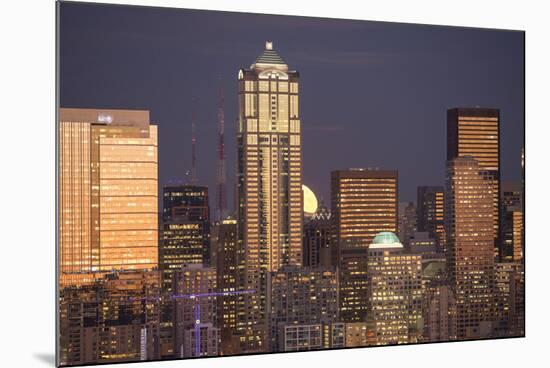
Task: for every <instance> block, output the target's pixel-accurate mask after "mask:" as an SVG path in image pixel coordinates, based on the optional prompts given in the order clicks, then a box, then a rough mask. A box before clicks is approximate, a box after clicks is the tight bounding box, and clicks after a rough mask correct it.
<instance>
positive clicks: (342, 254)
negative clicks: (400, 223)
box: [331, 169, 397, 322]
mask: <svg viewBox="0 0 550 368" xmlns="http://www.w3.org/2000/svg"><path fill="white" fill-rule="evenodd" d="M331 201H332V211H331V212H332V217H333V218H332V225H333V231H332V237H333V242H332V244H331V259H332V264H333V265H334V266H336V267H337V268H338V273H339V274H338V283H339V301H338V304H339V305H338V308H339V318H340V320H341V321H342V322H365V321H366V316H367V302H368V294H367V274H366V270H367V249H368V246H369V244H370V243H371V242H372V239H373V238H374V237H375V236H376V234H378V233H379V232H381V231H390V232H396V231H397V171H393V170H377V169H350V170H339V171H333V172H332V174H331Z"/></svg>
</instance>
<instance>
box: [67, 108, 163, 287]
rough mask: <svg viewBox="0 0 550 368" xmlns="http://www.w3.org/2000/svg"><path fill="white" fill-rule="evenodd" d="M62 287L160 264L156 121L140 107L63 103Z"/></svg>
mask: <svg viewBox="0 0 550 368" xmlns="http://www.w3.org/2000/svg"><path fill="white" fill-rule="evenodd" d="M59 143H60V144H59V145H60V147H59V152H60V156H59V172H60V179H59V186H60V195H59V198H60V201H59V207H60V210H59V214H60V221H59V225H60V226H59V232H60V236H59V243H60V244H59V245H60V247H59V249H60V276H61V283H62V285H65V284H79V283H82V282H88V281H90V279H91V278H92V273H95V272H109V271H111V270H129V269H152V268H153V267H156V266H157V264H158V259H157V253H158V222H157V221H158V220H157V208H158V194H157V176H158V174H157V166H158V158H157V127H156V126H155V125H151V124H150V121H149V112H148V111H140V110H101V109H69V108H62V109H60V139H59Z"/></svg>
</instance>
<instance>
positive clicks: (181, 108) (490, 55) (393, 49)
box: [60, 4, 523, 211]
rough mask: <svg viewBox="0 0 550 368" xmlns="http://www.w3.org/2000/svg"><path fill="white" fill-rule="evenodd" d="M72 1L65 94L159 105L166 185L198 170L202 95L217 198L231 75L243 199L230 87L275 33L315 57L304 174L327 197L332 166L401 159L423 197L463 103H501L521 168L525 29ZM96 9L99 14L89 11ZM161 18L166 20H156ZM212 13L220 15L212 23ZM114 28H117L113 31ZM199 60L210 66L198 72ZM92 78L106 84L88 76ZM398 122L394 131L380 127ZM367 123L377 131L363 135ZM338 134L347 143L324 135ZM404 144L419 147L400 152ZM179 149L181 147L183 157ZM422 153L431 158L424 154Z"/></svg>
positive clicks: (412, 194) (398, 164)
mask: <svg viewBox="0 0 550 368" xmlns="http://www.w3.org/2000/svg"><path fill="white" fill-rule="evenodd" d="M64 12H66V13H65V14H66V15H67V16H65V17H61V31H62V32H61V49H60V51H61V56H62V59H63V60H64V63H63V65H64V67H63V68H62V69H61V75H60V82H61V85H60V86H61V96H60V97H61V105H62V106H66V107H80V106H86V107H95V108H127V109H147V110H150V111H151V115H152V116H151V119H152V121H155V123H156V124H158V126H159V141H160V142H161V144H160V146H159V157H160V160H161V161H162V162H163V164H162V165H161V166H160V168H159V185H161V186H162V185H166V184H169V182H172V183H174V182H177V181H182V180H185V177H184V175H185V173H186V172H188V171H190V170H191V118H192V99H193V98H196V100H197V101H196V103H197V115H198V117H197V120H198V124H197V138H198V142H197V165H198V170H197V176H198V184H200V185H206V186H208V187H209V189H210V190H211V192H212V195H211V196H210V198H211V203H210V204H211V205H213V198H214V193H215V188H216V183H217V154H218V153H217V148H216V147H217V146H216V143H217V139H218V136H217V126H218V108H219V96H220V82H219V79H220V77H221V78H222V82H223V89H224V91H225V103H224V108H225V148H226V153H225V156H226V160H227V164H226V167H227V173H228V174H227V193H228V198H227V199H228V200H227V206H228V209H229V210H231V211H232V210H233V209H234V203H235V201H234V200H235V197H234V185H235V177H234V175H231V173H232V171H233V170H232V169H233V168H234V167H235V165H236V161H235V157H236V140H235V139H234V137H235V132H236V121H237V116H238V113H237V109H236V108H237V99H236V95H235V94H232V93H230V92H231V91H234V90H235V88H236V72H235V71H236V70H238V68H240V67H242V66H243V65H242V57H241V55H255V54H259V53H260V52H261V50H262V46H263V43H264V42H265V40H272V41H273V44H274V48H275V49H276V50H277V51H279V52H280V53H282V54H284V55H285V58H286V59H288V60H292V67H293V68H295V69H298V70H302V71H303V72H302V74H301V80H302V89H303V90H304V92H306V94H305V95H304V96H305V97H304V98H303V99H302V100H301V103H300V104H301V106H300V107H301V115H302V117H303V130H304V133H307V135H306V138H304V141H303V179H304V184H305V185H307V186H309V187H310V188H311V189H312V190H313V191H314V193H315V194H316V195H317V197H318V198H319V199H321V198H322V199H323V200H324V202H325V203H328V201H329V200H330V180H329V179H327V178H328V177H329V176H330V170H329V169H327V167H330V168H333V169H346V168H349V167H379V168H381V169H390V170H398V171H399V174H400V184H399V196H400V198H399V201H400V202H401V201H415V200H416V187H417V186H418V185H443V182H444V171H445V160H444V152H445V149H446V147H445V144H444V137H445V134H446V132H445V130H446V114H447V109H450V108H453V107H464V106H473V107H475V106H482V107H493V108H499V109H500V112H501V124H502V134H501V146H502V147H501V155H502V162H503V165H502V168H501V172H502V178H501V179H502V181H503V182H504V181H519V180H520V178H521V171H520V170H519V169H517V167H518V166H519V162H520V155H521V152H520V150H521V146H522V144H523V130H522V128H523V93H522V91H523V79H522V78H520V76H521V75H522V74H523V73H522V70H523V58H522V56H521V55H522V54H523V52H522V51H523V34H522V33H521V32H514V31H496V30H480V29H469V28H459V27H442V26H424V25H412V24H394V23H379V22H364V21H349V20H334V19H323V21H322V22H318V21H317V19H314V18H307V17H281V16H271V15H257V14H254V15H252V14H244V13H224V12H205V11H194V10H184V9H161V8H132V7H112V6H102V7H97V6H94V5H83V6H81V5H80V4H79V6H75V5H74V4H65V5H64V7H63V8H62V14H64ZM83 14H85V15H86V21H77V20H79V19H81V17H82V16H83ZM117 19H123V20H124V21H123V22H118V21H117V22H115V20H117ZM160 19H162V20H163V21H162V22H161V26H160V27H158V28H155V29H152V28H150V27H145V26H144V25H145V24H150V23H151V22H158V21H159V20H160ZM207 22H208V24H214V25H215V27H214V28H215V29H214V30H205V29H204V28H202V27H204V26H203V24H206V23H207ZM120 24H123V28H122V26H121V25H120ZM99 25H102V26H101V27H99ZM191 28H193V29H197V30H199V29H200V30H203V31H201V32H190V29H191ZM296 29H299V30H300V32H299V33H298V34H296V33H295V32H293V30H296ZM92 30H93V32H91V31H92ZM221 30H223V36H218V32H217V31H221ZM102 32H106V33H108V34H109V37H107V38H106V37H101V34H102ZM405 33H406V38H404V37H402V36H404V35H405ZM69 34H70V36H69ZM342 40H343V41H342ZM84 41H85V42H84ZM229 44H231V47H228V45H229ZM505 44H506V47H503V45H505ZM84 45H85V48H83V46H84ZM66 50H71V52H67V51H66ZM471 53H475V55H476V58H475V59H474V60H471V58H469V57H468V55H470V54H471ZM187 55H188V56H189V57H188V56H187ZM321 55H322V56H321ZM128 63H129V64H128ZM85 65H93V68H92V67H89V68H82V67H83V66H85ZM150 65H152V66H153V68H151V67H150ZM127 66H128V67H127ZM244 66H246V65H244ZM81 68H82V69H81ZM197 68H207V69H208V70H209V71H210V72H211V73H208V75H204V74H203V73H193V72H192V71H193V70H196V69H197ZM77 70H78V72H77ZM143 70H147V72H146V73H144V72H143ZM449 70H450V71H452V72H451V73H448V71H449ZM395 73H397V75H394V74H395ZM199 75H200V78H198V77H197V76H199ZM403 78H405V79H403ZM82 83H85V84H86V85H89V86H91V87H93V88H88V89H82V88H81V84H82ZM327 86H330V87H331V88H327ZM411 86H415V87H418V88H419V89H414V88H411ZM425 86H429V87H425ZM127 88H129V89H130V90H131V93H128V90H127ZM342 88H346V90H349V96H347V98H346V99H341V98H338V96H339V95H338V94H339V93H340V92H339V91H341V89H342ZM329 106H330V107H329ZM404 121H406V122H407V123H402V122H404ZM373 133H374V134H373ZM389 134H391V136H392V139H391V142H388V143H389V144H385V141H384V140H383V139H377V138H378V136H386V135H389ZM361 137H362V138H363V139H365V140H366V144H359V143H358V139H359V138H361ZM348 142H350V143H351V144H348ZM330 145H334V146H337V147H339V150H338V151H337V152H332V150H327V149H324V148H325V147H327V146H330ZM392 146H399V147H400V150H403V151H406V152H409V153H410V154H409V155H395V153H394V152H393V150H392ZM358 147H361V149H360V150H359V148H358ZM329 152H330V153H331V154H330V155H328V153H329ZM357 152H359V153H360V154H357ZM442 153H443V154H442ZM175 155H178V160H175V159H171V158H170V156H175ZM417 160H420V161H421V162H423V163H426V164H425V165H417V164H416V162H417ZM321 162H324V163H327V165H326V166H324V165H323V166H321V165H320V163H321ZM413 168H414V171H413ZM213 210H214V207H213Z"/></svg>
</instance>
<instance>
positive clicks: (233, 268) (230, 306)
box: [211, 219, 245, 355]
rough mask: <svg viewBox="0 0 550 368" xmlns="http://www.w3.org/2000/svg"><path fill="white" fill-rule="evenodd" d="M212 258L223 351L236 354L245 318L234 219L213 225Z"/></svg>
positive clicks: (241, 276) (241, 259) (239, 253)
mask: <svg viewBox="0 0 550 368" xmlns="http://www.w3.org/2000/svg"><path fill="white" fill-rule="evenodd" d="M211 241H212V249H213V251H212V255H213V257H212V261H213V265H215V266H216V275H217V288H218V292H219V293H222V294H223V293H227V294H226V295H221V296H218V300H217V302H218V314H219V320H218V325H219V327H220V335H221V346H220V352H221V354H223V355H231V354H237V353H239V351H240V338H241V337H242V336H243V334H242V330H243V326H242V323H241V324H239V321H241V322H242V321H243V320H244V319H245V308H244V296H243V295H240V294H238V293H235V292H236V291H242V290H243V288H241V285H240V282H241V281H242V279H243V270H244V267H243V265H242V263H243V257H242V251H241V249H240V248H238V247H237V221H236V220H234V219H225V220H223V221H221V222H216V223H214V224H213V226H212V238H211Z"/></svg>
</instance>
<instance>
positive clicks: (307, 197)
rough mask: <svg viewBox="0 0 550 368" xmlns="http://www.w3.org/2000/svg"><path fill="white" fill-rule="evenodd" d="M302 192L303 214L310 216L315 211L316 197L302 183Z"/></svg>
mask: <svg viewBox="0 0 550 368" xmlns="http://www.w3.org/2000/svg"><path fill="white" fill-rule="evenodd" d="M302 193H303V194H304V216H306V217H311V216H313V215H314V214H315V212H316V211H317V205H318V203H317V197H315V194H314V193H313V191H312V190H311V189H309V188H308V187H307V186H305V185H303V184H302Z"/></svg>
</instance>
